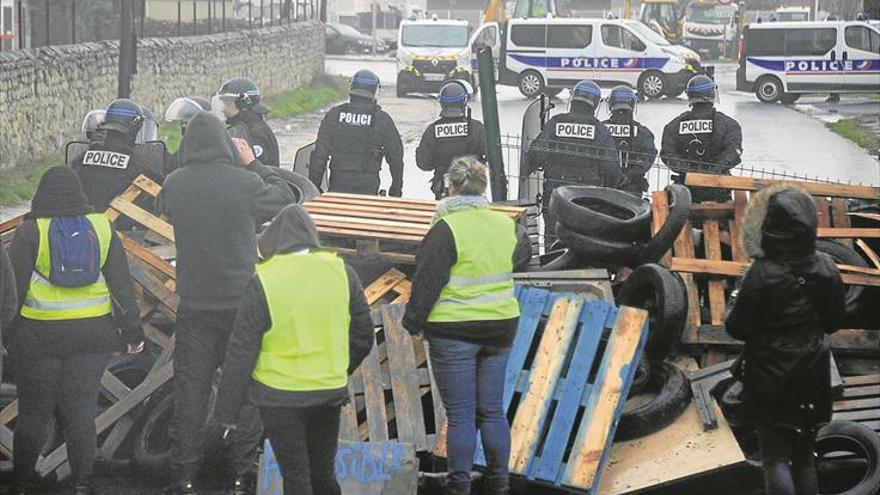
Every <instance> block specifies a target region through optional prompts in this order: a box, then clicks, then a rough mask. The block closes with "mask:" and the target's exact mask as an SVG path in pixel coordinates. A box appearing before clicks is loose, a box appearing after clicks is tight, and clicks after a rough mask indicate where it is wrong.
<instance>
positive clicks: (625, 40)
mask: <svg viewBox="0 0 880 495" xmlns="http://www.w3.org/2000/svg"><path fill="white" fill-rule="evenodd" d="M602 43H605V46H609V47H614V48H623V49H624V50H630V51H634V52H641V51H644V50H645V48H646V47H645V44H644V43H642V40H640V39H639V38H637V37H636V35H634V34H632V33H631V32H630V31H629V30H626V29H624V28H623V27H622V26H615V25H614V24H603V25H602Z"/></svg>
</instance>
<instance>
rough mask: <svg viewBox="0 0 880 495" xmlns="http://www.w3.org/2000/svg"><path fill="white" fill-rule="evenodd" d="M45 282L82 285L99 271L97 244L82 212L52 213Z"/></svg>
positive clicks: (64, 285) (93, 280) (96, 277)
mask: <svg viewBox="0 0 880 495" xmlns="http://www.w3.org/2000/svg"><path fill="white" fill-rule="evenodd" d="M49 253H50V254H49V257H50V266H51V269H50V271H49V282H51V283H52V285H57V286H60V287H84V286H86V285H91V284H93V283H95V282H97V281H98V277H99V276H100V275H101V266H100V265H101V247H100V245H99V243H98V235H97V234H96V233H95V228H94V227H93V226H92V222H90V221H89V219H88V218H86V217H85V216H78V217H55V218H52V222H51V223H50V224H49Z"/></svg>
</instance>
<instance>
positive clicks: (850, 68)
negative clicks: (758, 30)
mask: <svg viewBox="0 0 880 495" xmlns="http://www.w3.org/2000/svg"><path fill="white" fill-rule="evenodd" d="M746 61H747V62H748V63H750V64H754V65H757V66H758V67H760V68H762V69H766V70H772V71H775V72H787V73H797V74H810V73H815V74H822V73H826V74H827V73H829V72H840V71H843V72H848V73H859V74H862V73H873V72H877V71H880V59H874V60H857V59H850V60H836V61H831V60H803V59H793V58H792V59H786V60H768V59H764V58H758V57H746Z"/></svg>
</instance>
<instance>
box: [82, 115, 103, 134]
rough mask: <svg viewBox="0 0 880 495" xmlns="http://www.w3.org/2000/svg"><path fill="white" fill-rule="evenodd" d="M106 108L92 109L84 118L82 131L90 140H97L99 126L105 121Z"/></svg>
mask: <svg viewBox="0 0 880 495" xmlns="http://www.w3.org/2000/svg"><path fill="white" fill-rule="evenodd" d="M105 113H106V110H103V109H102V110H92V111H91V112H89V113H87V114H86V116H85V118H83V123H82V133H83V136H85V137H86V139H88V140H89V141H95V140H97V138H98V127H99V126H100V125H101V123H103V122H104V115H105Z"/></svg>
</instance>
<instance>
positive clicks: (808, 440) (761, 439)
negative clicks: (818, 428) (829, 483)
mask: <svg viewBox="0 0 880 495" xmlns="http://www.w3.org/2000/svg"><path fill="white" fill-rule="evenodd" d="M757 431H758V444H759V445H760V447H761V458H762V460H763V462H764V466H763V468H764V489H765V490H766V492H767V495H816V494H817V493H818V492H819V487H818V485H819V483H818V481H817V480H816V460H815V457H814V456H813V450H814V444H815V442H816V435H815V433H813V432H800V433H799V432H797V431H795V430H794V429H792V428H786V427H782V426H776V425H768V424H760V425H758V426H757Z"/></svg>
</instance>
